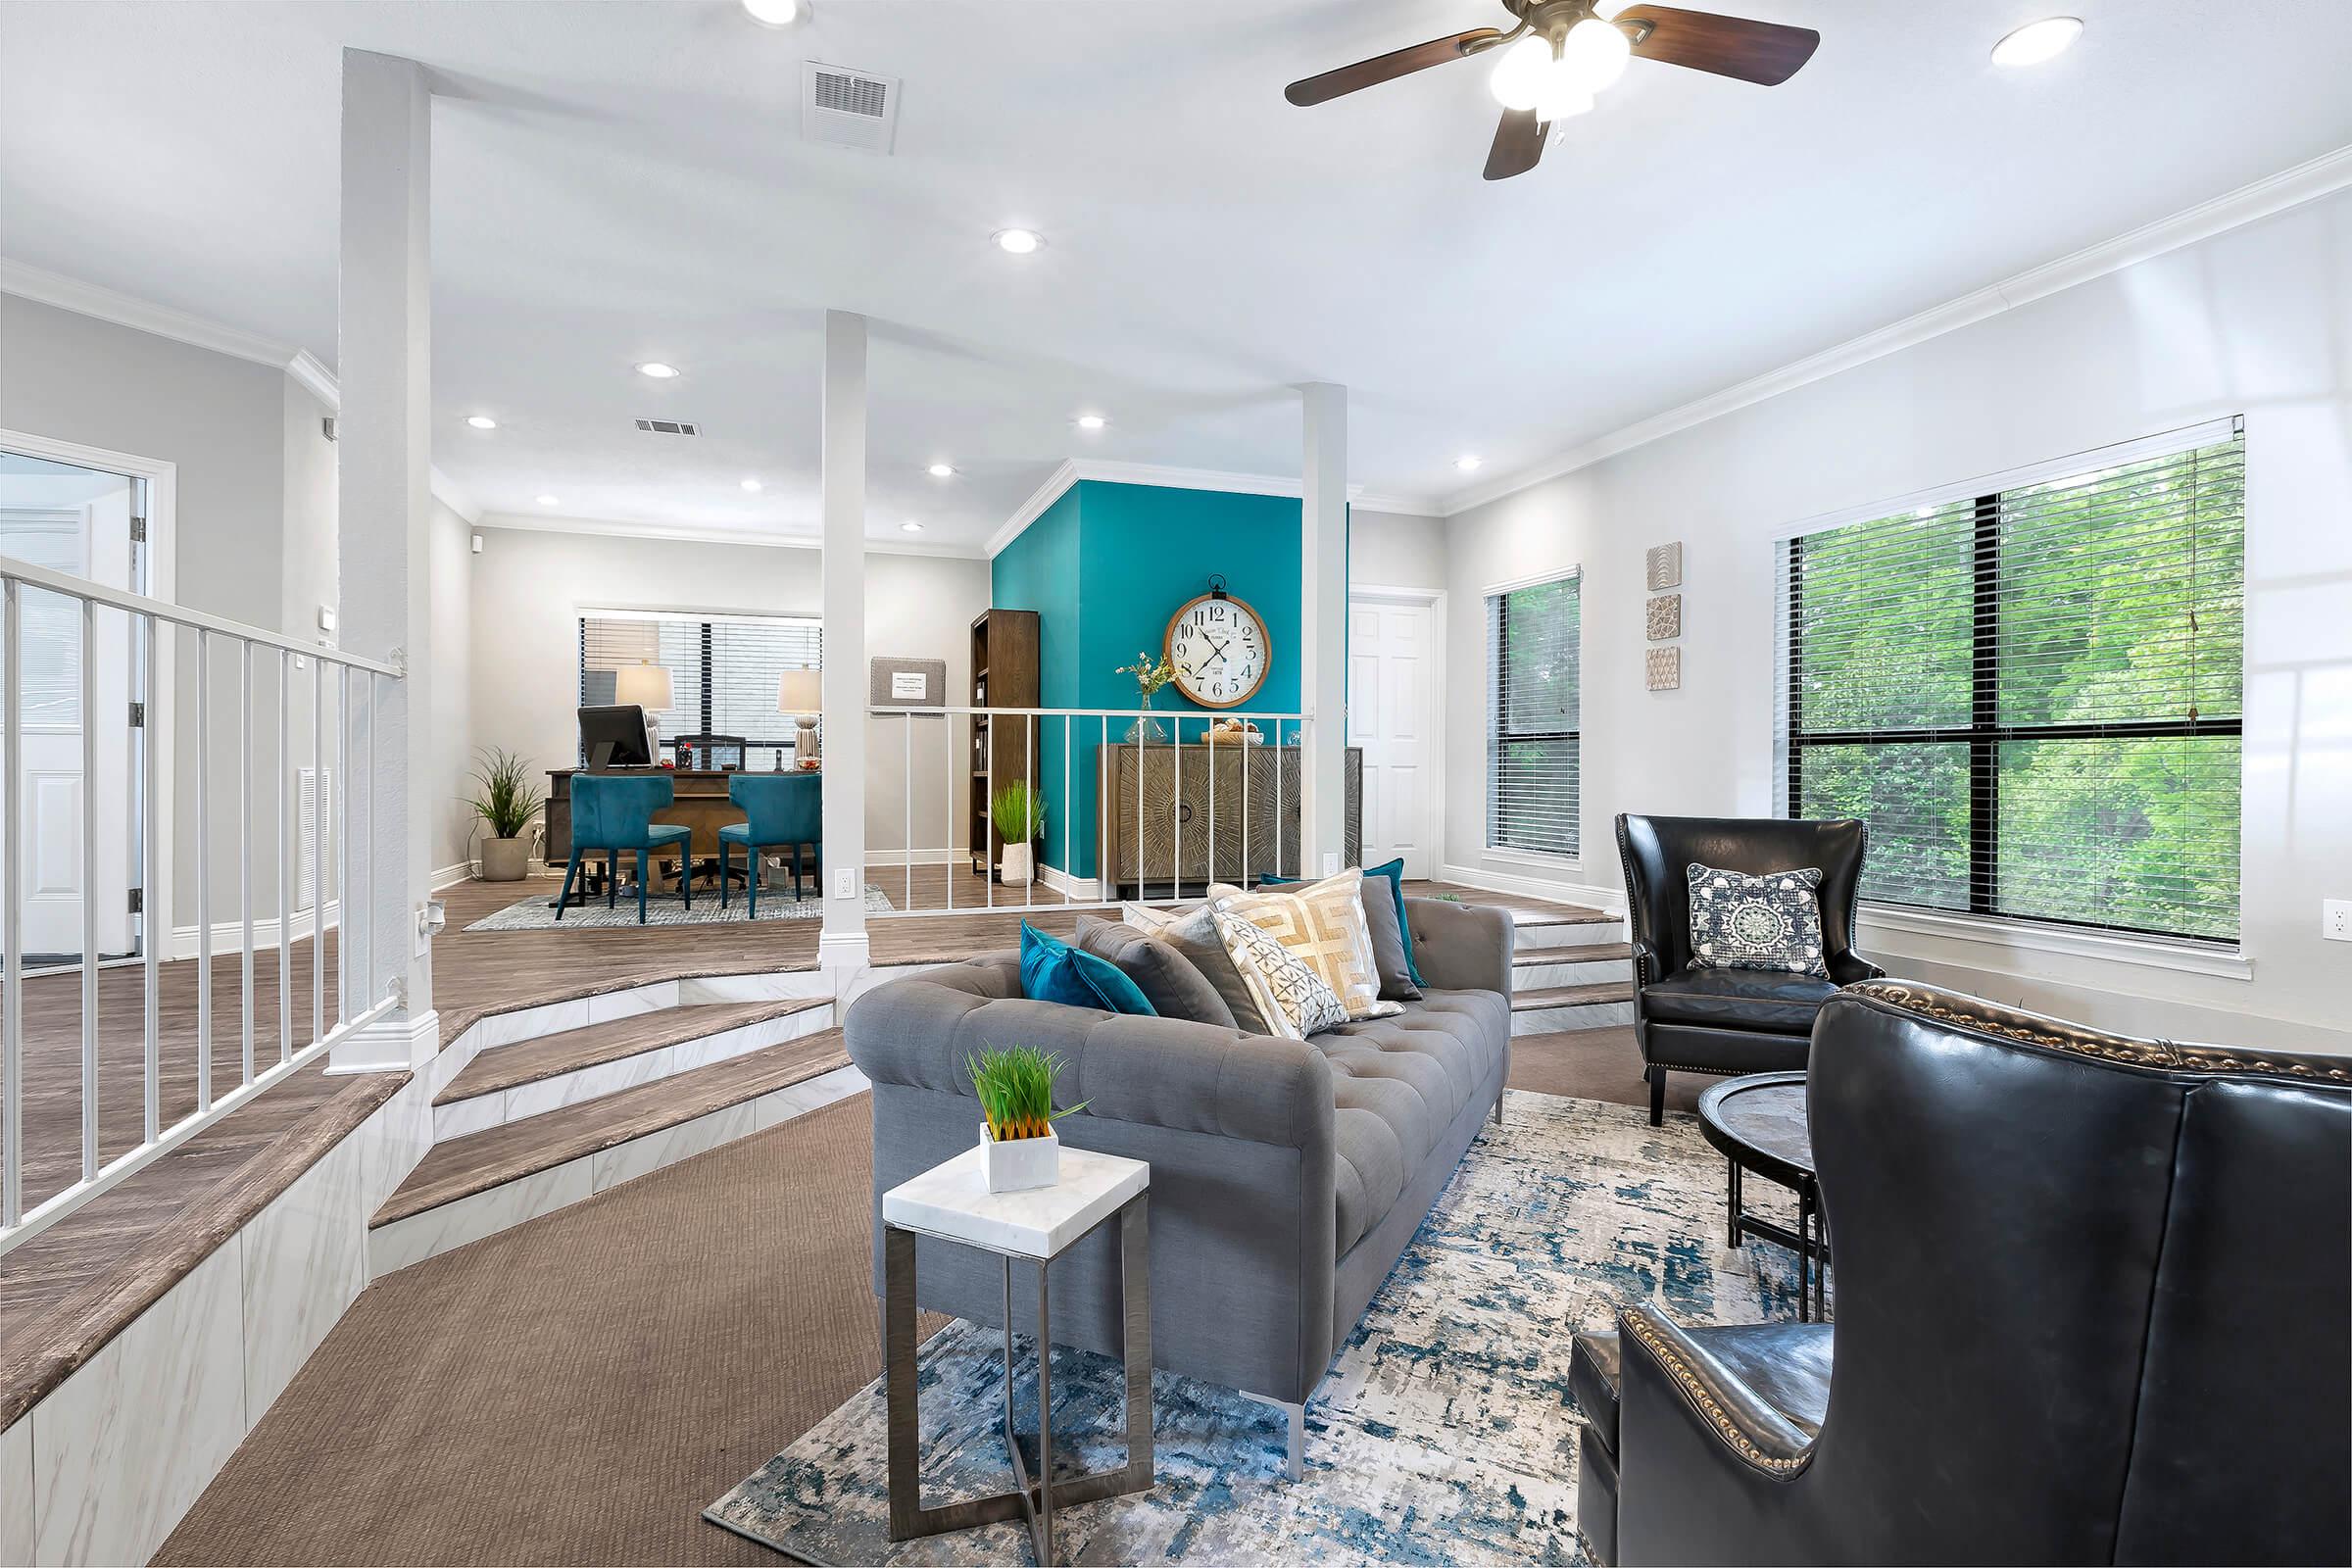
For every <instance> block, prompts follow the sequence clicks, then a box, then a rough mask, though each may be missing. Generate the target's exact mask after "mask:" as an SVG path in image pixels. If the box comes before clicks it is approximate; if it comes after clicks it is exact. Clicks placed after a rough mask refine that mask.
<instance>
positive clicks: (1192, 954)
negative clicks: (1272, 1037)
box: [1119, 904, 1274, 1035]
mask: <svg viewBox="0 0 2352 1568" xmlns="http://www.w3.org/2000/svg"><path fill="white" fill-rule="evenodd" d="M1119 918H1120V919H1121V920H1123V921H1124V922H1126V923H1127V924H1128V925H1131V926H1133V927H1134V928H1135V929H1136V930H1138V931H1141V932H1143V933H1144V934H1145V935H1146V936H1149V937H1153V938H1156V939H1157V940H1159V941H1161V942H1165V943H1166V944H1167V945H1168V946H1169V947H1171V948H1174V949H1175V950H1176V951H1177V952H1178V953H1181V954H1183V955H1184V956H1186V957H1187V958H1190V959H1191V960H1192V964H1193V967H1194V968H1196V969H1198V970H1200V971H1201V977H1202V978H1203V979H1205V980H1207V981H1208V983H1209V985H1210V986H1211V987H1212V988H1213V989H1214V990H1215V991H1216V993H1217V1000H1218V1001H1220V1002H1222V1003H1224V1004H1225V1010H1226V1011H1228V1012H1230V1013H1232V1014H1233V1025H1234V1027H1235V1028H1237V1029H1239V1030H1241V1031H1242V1033H1244V1034H1247V1035H1266V1034H1272V1033H1273V1032H1274V1031H1273V1030H1271V1029H1269V1028H1267V1027H1266V1020H1265V1019H1264V1018H1263V1017H1261V1016H1260V1015H1259V1014H1258V1010H1257V999H1256V998H1255V997H1252V996H1251V995H1250V987H1249V985H1248V983H1246V982H1245V981H1244V980H1243V979H1242V971H1241V970H1239V969H1237V968H1235V967H1234V963H1233V955H1232V954H1230V953H1227V952H1226V951H1225V940H1224V938H1222V937H1220V936H1218V935H1217V923H1216V914H1215V911H1213V910H1211V909H1210V908H1209V907H1207V906H1206V905H1202V906H1201V907H1199V908H1195V909H1186V910H1184V911H1183V912H1182V913H1175V912H1171V911H1170V910H1167V909H1154V908H1152V907H1151V906H1150V905H1148V904H1122V905H1120V906H1119Z"/></svg>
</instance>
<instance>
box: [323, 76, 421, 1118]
mask: <svg viewBox="0 0 2352 1568" xmlns="http://www.w3.org/2000/svg"><path fill="white" fill-rule="evenodd" d="M431 192H432V96H431V93H430V91H429V90H428V89H427V87H426V84H425V76H424V71H423V68H422V67H420V66H418V65H417V63H416V62H415V61H412V60H401V59H397V58H395V57H393V56H391V55H380V54H372V53H369V52H368V51H366V50H361V49H346V50H344V51H343V212H342V264H341V268H342V270H341V283H342V321H341V336H340V340H339V343H338V353H337V366H336V368H337V371H338V373H339V374H340V377H341V380H342V387H343V407H342V411H341V413H340V415H339V416H338V441H337V451H338V454H339V457H338V466H339V473H338V477H337V496H338V507H339V518H338V524H339V532H340V585H339V589H338V594H339V597H340V599H341V602H342V610H341V616H342V618H341V622H340V625H341V631H342V646H343V647H345V648H347V649H349V650H350V651H351V652H353V653H357V654H364V655H366V656H368V657H369V658H372V659H384V660H389V661H391V662H396V663H402V664H404V665H405V666H406V668H407V671H408V674H407V678H406V679H403V680H392V679H389V678H382V677H371V676H368V675H365V674H355V675H354V676H353V681H354V683H355V685H356V684H358V683H361V682H367V681H372V682H373V685H374V691H373V692H372V694H371V695H372V697H373V699H374V700H373V701H372V702H368V701H355V702H354V703H353V704H352V716H353V717H356V718H358V719H360V720H361V721H362V722H364V723H365V724H366V725H367V726H368V728H367V731H366V733H365V735H364V736H363V737H362V738H360V739H359V740H358V741H357V742H356V743H355V744H354V746H353V748H352V752H353V755H355V756H360V757H365V758H366V759H367V763H368V775H369V776H368V778H367V779H365V780H361V779H353V780H352V781H351V782H350V787H349V788H347V789H346V790H345V792H344V798H345V800H347V801H355V802H356V801H360V800H366V801H367V802H368V806H369V809H368V812H367V813H366V817H365V819H364V820H362V821H359V822H356V823H355V824H354V827H355V828H356V829H357V831H358V833H359V834H360V835H362V836H360V837H356V838H354V839H353V841H352V855H353V860H354V862H355V864H354V870H353V876H352V882H351V885H350V886H349V887H346V888H345V889H344V890H343V897H344V900H345V906H344V909H343V916H342V918H343V931H344V933H345V934H346V935H348V936H350V937H352V938H355V939H357V940H359V941H363V942H366V943H367V944H368V953H367V955H366V957H367V959H368V961H367V962H365V963H363V962H359V961H354V962H353V963H352V965H351V966H350V970H349V972H350V973H351V974H352V975H353V976H354V977H357V976H360V975H363V974H368V975H372V976H373V977H374V979H375V985H376V987H377V995H376V996H370V997H361V998H354V999H352V1001H350V1002H348V1003H346V1004H345V1005H344V1011H345V1012H346V1013H359V1012H362V1011H365V1010H366V1009H367V1008H368V1007H370V1006H372V1005H375V1003H376V1002H377V1001H378V1000H380V998H381V995H382V992H383V991H384V990H385V989H388V988H390V987H392V986H395V985H397V986H399V987H400V988H401V989H402V992H403V995H404V998H405V1000H404V1002H403V1005H401V1006H400V1007H399V1008H397V1009H395V1010H394V1011H393V1012H392V1013H391V1014H389V1015H387V1016H386V1017H385V1018H383V1019H382V1020H380V1021H379V1022H377V1023H376V1024H374V1025H371V1026H370V1027H369V1028H368V1029H366V1030H364V1031H362V1033H361V1034H360V1035H359V1036H357V1037H355V1038H354V1039H353V1040H351V1041H349V1042H347V1043H345V1044H344V1045H342V1046H339V1047H337V1048H336V1050H335V1051H334V1052H333V1054H332V1055H333V1061H332V1063H331V1065H330V1068H329V1070H330V1071H337V1072H368V1071H384V1070H400V1069H413V1068H417V1067H421V1066H423V1065H424V1064H425V1063H426V1062H428V1061H430V1060H431V1059H432V1055H433V1053H434V1052H435V1051H437V1050H438V1049H439V1048H440V1032H439V1025H438V1021H437V1020H436V1018H435V1017H434V1014H433V970H432V959H431V956H430V954H429V952H423V953H420V952H419V951H418V942H417V917H418V913H419V911H420V910H421V908H422V907H423V906H424V903H425V901H426V900H427V899H428V898H430V897H431V874H432V873H431V865H430V861H431V858H432V857H431V845H430V842H429V841H430V838H431V835H430V833H429V831H428V828H429V824H430V822H431V811H432V806H433V799H434V797H433V788H432V780H431V769H430V758H431V753H432V750H433V739H434V737H433V725H432V715H433V704H432V690H431V670H432V661H431V658H430V657H429V647H428V638H429V635H430V632H429V627H430V623H431V622H430V616H431V606H430V604H429V603H428V600H427V596H428V594H429V592H430V588H429V578H428V577H427V574H426V569H425V561H426V550H427V543H426V538H427V535H426V530H427V527H428V522H429V511H430V507H431V493H432V408H431V377H430V372H429V358H428V356H429V350H430V347H431V323H432V294H431V288H432V279H431V249H430V233H429V222H430V217H431V211H432V200H431ZM363 858H364V863H365V865H366V867H367V870H366V872H365V873H363V872H362V870H361V869H360V865H361V864H362V863H363ZM363 889H364V890H366V893H367V896H368V907H367V908H366V909H365V910H357V911H355V909H354V908H353V907H352V905H353V901H355V900H356V899H357V898H358V897H359V895H360V893H361V891H362V890H363ZM359 957H360V955H359V954H358V953H356V952H355V953H354V958H355V960H357V959H358V958H359ZM355 983H356V978H355Z"/></svg>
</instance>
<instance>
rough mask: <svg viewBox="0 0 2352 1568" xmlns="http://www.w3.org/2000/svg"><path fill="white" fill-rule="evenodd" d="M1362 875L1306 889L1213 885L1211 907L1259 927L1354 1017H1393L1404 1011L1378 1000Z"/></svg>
mask: <svg viewBox="0 0 2352 1568" xmlns="http://www.w3.org/2000/svg"><path fill="white" fill-rule="evenodd" d="M1363 881H1364V874H1363V873H1362V872H1361V871H1342V872H1341V873H1340V874H1339V875H1337V876H1327V877H1325V878H1324V879H1323V880H1322V881H1320V882H1309V883H1307V884H1305V885H1304V886H1298V885H1292V884H1286V885H1284V886H1282V887H1279V888H1264V887H1261V888H1259V889H1258V890H1257V891H1256V892H1254V893H1250V892H1245V891H1244V890H1242V889H1241V888H1237V887H1235V886H1233V885H1232V884H1231V883H1229V882H1218V883H1213V884H1211V885H1210V887H1209V890H1208V907H1210V908H1212V909H1215V910H1217V911H1219V912H1220V913H1224V914H1235V915H1239V916H1241V917H1242V918H1243V919H1245V920H1247V921H1249V922H1250V924H1251V925H1253V926H1256V927H1257V928H1258V929H1259V930H1260V931H1263V932H1265V933H1266V934H1267V935H1268V936H1270V937H1272V938H1273V939H1274V940H1275V941H1277V942H1279V943H1281V944H1282V946H1283V950H1284V951H1285V952H1287V953H1289V954H1290V955H1291V956H1292V957H1294V958H1297V959H1298V960H1299V962H1301V963H1303V964H1305V965H1306V966H1307V967H1308V968H1309V969H1312V970H1313V971H1314V972H1315V974H1316V975H1317V976H1318V977H1319V978H1320V979H1321V980H1322V981H1323V983H1324V984H1325V985H1327V986H1329V987H1330V988H1331V989H1332V991H1333V992H1334V993H1335V994H1337V995H1338V997H1339V999H1340V1005H1342V1006H1344V1007H1346V1008H1347V1009H1348V1017H1350V1018H1394V1017H1395V1016H1397V1014H1398V1013H1400V1012H1402V1011H1403V1010H1404V1009H1403V1008H1402V1007H1401V1006H1399V1005H1397V1004H1396V1003H1394V1002H1383V1001H1381V1000H1380V966H1379V964H1378V963H1377V962H1376V961H1375V960H1374V958H1373V956H1372V928H1371V927H1370V926H1368V925H1366V924H1365V923H1364V899H1363Z"/></svg>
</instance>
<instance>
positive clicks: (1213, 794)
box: [1201, 727, 1250, 899]
mask: <svg viewBox="0 0 2352 1568" xmlns="http://www.w3.org/2000/svg"><path fill="white" fill-rule="evenodd" d="M1216 738H1217V732H1216V730H1215V729H1214V727H1211V728H1208V729H1204V730H1202V731H1201V760H1202V765H1203V766H1204V767H1206V768H1207V769H1208V880H1207V881H1205V882H1203V883H1201V898H1203V899H1205V898H1207V897H1208V890H1209V889H1210V888H1211V887H1213V886H1215V885H1216V882H1217V748H1216V744H1215V742H1216ZM1241 758H1242V762H1243V764H1244V765H1245V766H1247V765H1248V764H1249V761H1250V752H1249V749H1248V746H1247V743H1245V745H1244V747H1243V750H1242V753H1241Z"/></svg>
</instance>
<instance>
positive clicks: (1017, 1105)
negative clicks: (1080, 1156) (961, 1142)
mask: <svg viewBox="0 0 2352 1568" xmlns="http://www.w3.org/2000/svg"><path fill="white" fill-rule="evenodd" d="M963 1064H964V1068H965V1070H966V1071H968V1072H969V1073H970V1074H971V1075H972V1088H973V1090H974V1091H975V1092H976V1093H977V1094H978V1095H979V1097H980V1113H981V1115H982V1116H983V1117H984V1118H985V1119H984V1120H983V1121H982V1122H981V1123H980V1148H981V1150H982V1157H983V1159H984V1161H985V1162H986V1164H987V1167H988V1190H989V1191H990V1192H992V1193H1018V1192H1024V1191H1026V1190H1028V1189H1030V1188H1032V1187H1051V1186H1053V1185H1054V1182H1055V1181H1057V1180H1058V1179H1059V1178H1060V1176H1061V1140H1060V1139H1059V1138H1058V1137H1056V1136H1054V1123H1055V1122H1056V1121H1059V1120H1060V1119H1061V1118H1062V1117H1064V1116H1067V1115H1068V1114H1070V1112H1071V1111H1074V1110H1084V1109H1085V1108H1086V1103H1084V1102H1081V1103H1078V1104H1075V1105H1070V1106H1066V1107H1064V1108H1063V1109H1060V1110H1055V1109H1054V1079H1055V1078H1057V1077H1059V1076H1060V1074H1061V1058H1060V1057H1059V1056H1052V1055H1048V1054H1046V1053H1044V1052H1042V1051H1039V1050H1037V1049H1036V1048H1035V1047H1033V1046H1014V1047H1011V1048H1010V1049H1008V1050H1004V1051H999V1050H997V1049H995V1048H994V1047H990V1048H988V1049H986V1050H983V1051H982V1052H981V1053H980V1054H978V1055H976V1056H975V1055H967V1056H965V1057H964V1061H963Z"/></svg>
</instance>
